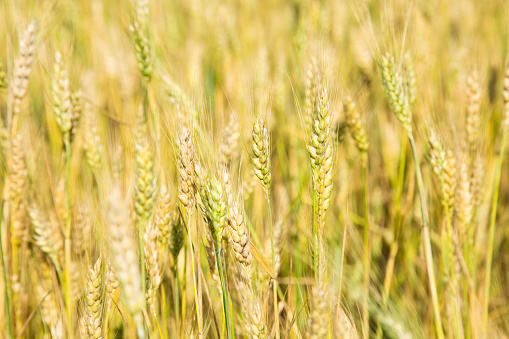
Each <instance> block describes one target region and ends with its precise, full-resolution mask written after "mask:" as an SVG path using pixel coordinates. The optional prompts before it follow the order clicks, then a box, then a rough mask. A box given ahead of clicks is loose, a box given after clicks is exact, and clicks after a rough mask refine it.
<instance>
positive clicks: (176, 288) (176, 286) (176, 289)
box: [173, 258, 180, 328]
mask: <svg viewBox="0 0 509 339" xmlns="http://www.w3.org/2000/svg"><path fill="white" fill-rule="evenodd" d="M174 260H175V263H174V266H173V284H174V286H173V303H174V305H173V306H174V308H175V320H176V327H177V328H179V326H180V321H179V314H180V313H179V302H180V297H179V284H178V279H179V277H178V271H177V258H175V259H174Z"/></svg>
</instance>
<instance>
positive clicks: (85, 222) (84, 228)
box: [71, 205, 93, 256]
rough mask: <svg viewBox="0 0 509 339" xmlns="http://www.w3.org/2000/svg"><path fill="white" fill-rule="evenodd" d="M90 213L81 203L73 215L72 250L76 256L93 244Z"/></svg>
mask: <svg viewBox="0 0 509 339" xmlns="http://www.w3.org/2000/svg"><path fill="white" fill-rule="evenodd" d="M90 213H91V211H90V209H89V208H88V207H87V206H86V205H81V206H80V208H79V209H77V211H76V213H75V214H74V217H73V224H72V234H71V236H72V244H73V248H72V250H73V252H74V254H76V255H77V256H82V255H83V254H84V253H86V252H87V250H90V249H91V247H92V244H93V243H92V221H91V220H90Z"/></svg>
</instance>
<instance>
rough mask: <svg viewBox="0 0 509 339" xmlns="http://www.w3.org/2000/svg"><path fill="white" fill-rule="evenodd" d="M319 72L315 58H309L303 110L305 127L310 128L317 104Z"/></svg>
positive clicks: (319, 81) (319, 82)
mask: <svg viewBox="0 0 509 339" xmlns="http://www.w3.org/2000/svg"><path fill="white" fill-rule="evenodd" d="M320 84H321V74H320V68H319V65H318V62H317V60H316V58H311V62H310V65H309V67H308V70H307V71H306V80H305V101H304V111H305V114H306V129H308V130H310V129H311V128H312V124H313V116H314V112H315V110H316V106H317V104H318V96H319V94H320Z"/></svg>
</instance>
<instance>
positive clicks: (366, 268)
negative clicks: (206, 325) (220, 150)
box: [362, 164, 371, 338]
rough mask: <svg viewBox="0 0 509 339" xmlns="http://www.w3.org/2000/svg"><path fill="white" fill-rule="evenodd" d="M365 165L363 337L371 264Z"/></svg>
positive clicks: (366, 316)
mask: <svg viewBox="0 0 509 339" xmlns="http://www.w3.org/2000/svg"><path fill="white" fill-rule="evenodd" d="M366 172H367V165H366V164H363V165H362V193H363V202H364V300H363V310H362V323H363V332H364V337H365V338H367V336H368V334H367V333H368V328H369V310H368V300H369V270H370V266H371V249H370V239H369V238H370V227H369V205H368V183H367V175H366Z"/></svg>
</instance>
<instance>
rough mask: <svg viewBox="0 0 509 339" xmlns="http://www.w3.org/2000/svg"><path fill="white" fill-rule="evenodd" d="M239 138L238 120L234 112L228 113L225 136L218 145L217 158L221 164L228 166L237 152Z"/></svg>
mask: <svg viewBox="0 0 509 339" xmlns="http://www.w3.org/2000/svg"><path fill="white" fill-rule="evenodd" d="M239 140H240V131H239V122H238V121H237V119H236V113H235V112H232V113H231V114H230V119H229V120H228V125H227V126H226V128H225V136H224V139H223V141H222V142H221V145H220V146H219V159H220V161H221V164H222V165H223V166H229V165H230V163H231V161H232V159H233V157H234V156H235V154H236V152H237V148H238V145H239Z"/></svg>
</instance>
